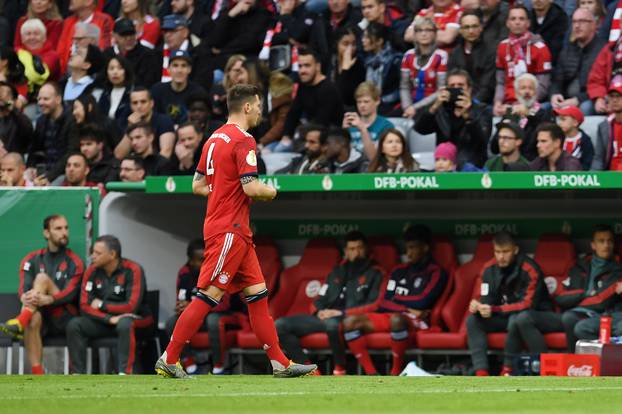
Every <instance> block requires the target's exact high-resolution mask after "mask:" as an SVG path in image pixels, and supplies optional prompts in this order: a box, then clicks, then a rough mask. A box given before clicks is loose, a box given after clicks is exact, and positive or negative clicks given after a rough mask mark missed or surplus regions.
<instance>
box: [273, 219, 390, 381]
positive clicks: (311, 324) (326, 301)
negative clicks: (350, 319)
mask: <svg viewBox="0 0 622 414" xmlns="http://www.w3.org/2000/svg"><path fill="white" fill-rule="evenodd" d="M345 242H346V245H345V249H344V250H345V260H344V261H343V262H342V263H341V264H339V265H338V266H337V267H335V268H334V269H333V271H332V272H331V273H330V274H329V275H328V278H327V279H326V283H325V285H324V286H323V287H322V289H320V296H319V298H318V299H316V300H315V302H313V305H312V307H313V311H314V312H313V315H295V316H288V317H283V318H280V319H277V321H276V323H275V326H276V329H277V332H278V334H279V340H280V342H281V346H282V347H283V349H284V350H285V351H286V352H287V353H288V355H289V356H290V357H291V358H293V359H295V360H296V361H304V360H306V359H307V357H306V356H305V354H304V352H303V351H302V348H301V347H300V340H299V338H301V337H303V336H305V335H309V334H311V333H314V332H326V333H327V334H328V339H329V343H330V348H331V350H332V355H333V358H334V362H335V369H334V370H333V375H345V374H346V353H345V349H344V347H343V343H342V339H341V338H342V336H341V332H340V329H339V327H340V325H341V322H342V321H343V319H344V318H345V317H346V316H350V315H357V314H364V313H367V312H373V311H374V310H376V309H377V308H378V304H379V302H380V300H381V299H382V291H383V290H384V274H383V271H382V270H381V269H380V268H379V267H377V266H376V265H375V263H374V262H373V260H372V259H370V258H369V252H368V244H367V238H366V237H365V235H364V234H362V233H361V232H358V231H352V232H350V233H348V234H347V235H346V237H345ZM346 339H347V338H346Z"/></svg>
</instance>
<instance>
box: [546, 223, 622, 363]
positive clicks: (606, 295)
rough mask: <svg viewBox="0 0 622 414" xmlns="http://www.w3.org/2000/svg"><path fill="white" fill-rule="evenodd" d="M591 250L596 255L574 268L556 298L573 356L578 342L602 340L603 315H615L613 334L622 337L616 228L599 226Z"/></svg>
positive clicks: (621, 279) (620, 270) (621, 285)
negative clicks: (601, 321)
mask: <svg viewBox="0 0 622 414" xmlns="http://www.w3.org/2000/svg"><path fill="white" fill-rule="evenodd" d="M591 248H592V254H591V255H587V256H585V257H583V258H582V259H579V260H578V261H577V264H576V265H575V266H574V267H573V268H572V269H570V272H569V273H568V279H567V283H564V284H562V285H561V286H560V292H559V293H558V295H557V296H556V297H555V301H556V302H557V304H558V305H559V306H560V307H561V308H562V309H564V310H565V312H564V313H563V314H562V315H561V318H560V319H561V322H562V323H563V328H564V331H565V332H566V343H567V344H568V349H569V351H570V352H573V353H574V351H575V344H576V342H577V340H578V339H588V340H592V339H597V338H598V334H599V329H600V318H601V316H604V315H611V316H613V321H612V324H611V327H612V332H611V335H612V336H619V335H622V329H621V328H622V326H620V322H622V320H621V317H622V315H621V314H620V312H619V309H620V304H621V301H620V293H622V267H621V266H620V263H619V262H618V260H617V259H616V255H615V234H614V232H613V229H612V228H611V227H610V226H608V225H597V226H595V228H594V231H593V233H592V241H591Z"/></svg>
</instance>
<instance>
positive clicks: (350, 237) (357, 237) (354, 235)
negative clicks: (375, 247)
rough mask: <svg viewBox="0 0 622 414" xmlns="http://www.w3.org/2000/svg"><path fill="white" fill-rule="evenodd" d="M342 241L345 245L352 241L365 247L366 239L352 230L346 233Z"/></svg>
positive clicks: (360, 233)
mask: <svg viewBox="0 0 622 414" xmlns="http://www.w3.org/2000/svg"><path fill="white" fill-rule="evenodd" d="M344 241H345V242H346V244H348V242H353V241H362V242H363V244H364V245H365V246H367V237H366V236H365V235H364V234H363V233H362V232H360V231H358V230H352V231H351V232H348V233H347V234H346V236H345V237H344Z"/></svg>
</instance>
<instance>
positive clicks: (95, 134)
mask: <svg viewBox="0 0 622 414" xmlns="http://www.w3.org/2000/svg"><path fill="white" fill-rule="evenodd" d="M78 140H79V141H80V152H81V153H82V155H84V156H85V157H86V159H87V160H88V163H89V174H88V176H87V178H86V180H87V181H89V182H93V183H107V182H109V181H117V180H118V179H119V161H118V160H117V159H116V158H115V157H113V156H112V154H111V153H110V152H109V151H108V150H107V149H106V147H105V146H104V136H103V133H102V131H101V130H100V129H99V128H98V127H97V126H96V125H85V126H84V127H82V128H80V130H79V133H78Z"/></svg>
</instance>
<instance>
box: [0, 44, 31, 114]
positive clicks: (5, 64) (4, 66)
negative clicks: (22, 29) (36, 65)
mask: <svg viewBox="0 0 622 414" xmlns="http://www.w3.org/2000/svg"><path fill="white" fill-rule="evenodd" d="M0 81H2V82H6V83H8V84H10V85H11V86H12V87H13V88H15V90H16V92H17V99H16V100H15V102H14V103H15V108H17V109H19V110H21V109H22V108H23V107H24V105H26V104H27V103H28V80H27V79H26V76H25V69H24V64H23V63H22V62H20V60H19V58H18V57H17V54H16V53H15V52H14V51H13V49H11V48H10V47H8V46H5V47H0Z"/></svg>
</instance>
